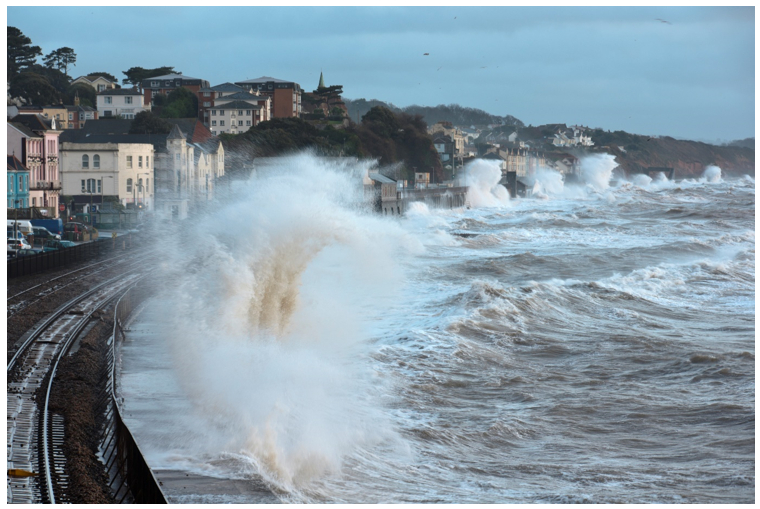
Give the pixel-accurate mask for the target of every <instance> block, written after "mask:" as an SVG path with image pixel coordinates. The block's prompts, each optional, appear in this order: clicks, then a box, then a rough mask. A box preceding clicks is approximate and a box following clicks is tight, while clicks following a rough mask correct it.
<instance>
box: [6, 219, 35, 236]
mask: <svg viewBox="0 0 760 509" xmlns="http://www.w3.org/2000/svg"><path fill="white" fill-rule="evenodd" d="M7 222H8V229H9V230H13V229H14V226H15V225H16V224H17V223H18V231H20V232H21V233H23V234H24V235H34V230H32V223H31V222H30V221H29V220H28V219H19V220H18V221H17V220H15V219H8V220H7Z"/></svg>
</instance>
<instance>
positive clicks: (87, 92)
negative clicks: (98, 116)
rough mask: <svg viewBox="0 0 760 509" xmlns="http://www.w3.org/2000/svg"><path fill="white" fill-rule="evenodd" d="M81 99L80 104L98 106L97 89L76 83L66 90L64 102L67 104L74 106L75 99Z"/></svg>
mask: <svg viewBox="0 0 760 509" xmlns="http://www.w3.org/2000/svg"><path fill="white" fill-rule="evenodd" d="M75 97H79V104H80V105H82V106H90V107H92V106H93V105H94V104H97V97H96V92H95V89H94V88H92V87H91V86H89V85H85V84H84V83H74V84H73V85H71V86H69V88H67V89H66V94H65V95H64V101H65V103H66V104H74V98H75Z"/></svg>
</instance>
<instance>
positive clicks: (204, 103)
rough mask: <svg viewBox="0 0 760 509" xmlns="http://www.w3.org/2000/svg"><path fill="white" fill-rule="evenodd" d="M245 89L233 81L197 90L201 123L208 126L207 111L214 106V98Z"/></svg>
mask: <svg viewBox="0 0 760 509" xmlns="http://www.w3.org/2000/svg"><path fill="white" fill-rule="evenodd" d="M244 91H245V89H244V88H243V87H240V86H238V85H235V84H233V83H222V84H221V85H215V86H213V87H208V88H202V89H200V90H199V91H198V92H199V94H198V118H199V119H200V121H201V122H203V125H205V126H206V127H209V126H210V125H211V124H210V123H209V116H210V115H209V112H210V111H211V110H212V109H213V108H215V106H216V100H217V99H218V98H220V97H224V96H225V95H231V94H237V93H239V92H244Z"/></svg>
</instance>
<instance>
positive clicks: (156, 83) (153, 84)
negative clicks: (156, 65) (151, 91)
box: [150, 81, 158, 87]
mask: <svg viewBox="0 0 760 509" xmlns="http://www.w3.org/2000/svg"><path fill="white" fill-rule="evenodd" d="M150 86H151V87H157V86H158V81H151V82H150Z"/></svg>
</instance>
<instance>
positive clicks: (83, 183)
mask: <svg viewBox="0 0 760 509" xmlns="http://www.w3.org/2000/svg"><path fill="white" fill-rule="evenodd" d="M85 182H86V181H85V180H84V179H82V190H84V187H85V185H86V184H85Z"/></svg>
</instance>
